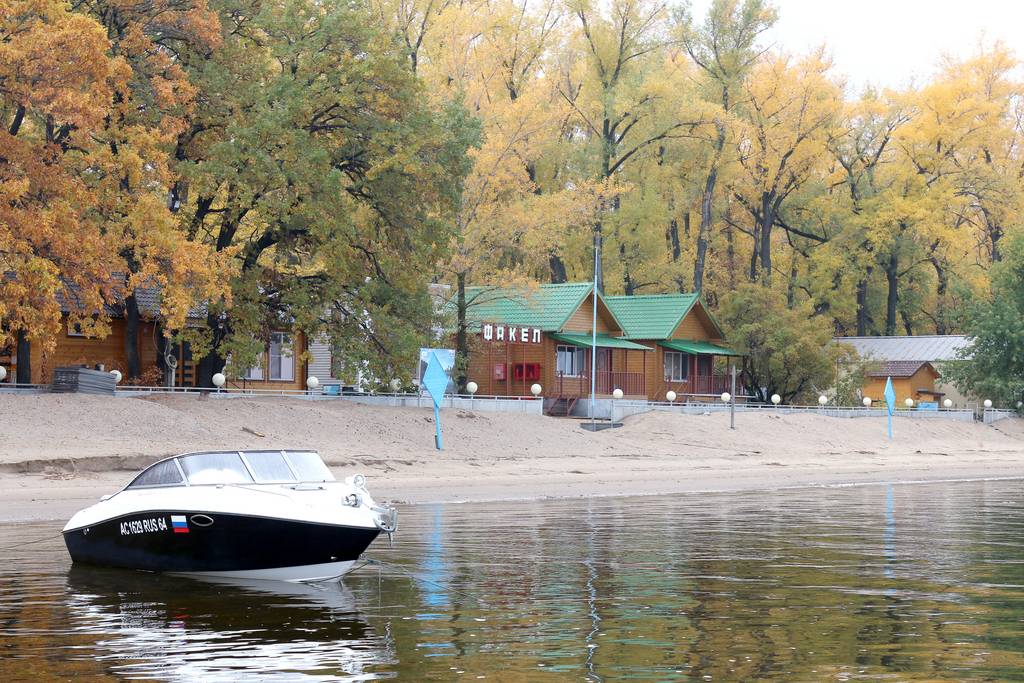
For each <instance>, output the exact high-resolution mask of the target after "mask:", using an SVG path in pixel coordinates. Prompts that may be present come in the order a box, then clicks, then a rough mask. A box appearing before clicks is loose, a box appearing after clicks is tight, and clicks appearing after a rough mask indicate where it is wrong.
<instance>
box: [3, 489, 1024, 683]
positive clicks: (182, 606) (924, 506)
mask: <svg viewBox="0 0 1024 683" xmlns="http://www.w3.org/2000/svg"><path fill="white" fill-rule="evenodd" d="M403 522H404V524H403V529H402V532H401V533H400V534H399V535H398V536H397V537H396V541H397V544H396V548H395V549H394V550H393V551H389V550H387V549H386V547H384V546H381V547H377V546H374V547H373V548H372V549H371V551H370V553H369V554H370V555H371V556H373V557H377V558H380V559H383V560H386V561H388V562H393V563H396V564H400V565H402V566H403V567H406V568H407V569H408V570H409V571H411V572H412V573H413V574H415V576H416V577H418V578H415V579H410V578H409V577H408V576H407V575H406V574H404V573H402V572H399V571H397V570H391V569H388V568H387V567H379V568H375V567H366V568H364V569H362V570H360V571H358V572H356V573H355V574H353V575H350V576H349V577H347V578H346V582H345V585H347V586H348V587H349V588H350V589H351V592H346V591H345V590H344V589H343V588H340V589H339V590H340V592H339V593H338V594H337V595H333V594H329V593H314V594H298V595H296V594H291V595H289V594H287V591H286V590H280V591H273V590H272V591H259V590H256V589H253V588H252V587H250V588H248V589H245V588H242V589H239V588H238V587H230V588H229V587H225V586H210V585H208V584H201V583H198V582H194V581H190V580H188V579H177V578H174V577H160V576H155V575H151V574H135V573H132V572H112V573H109V574H105V573H103V572H96V571H95V570H87V571H86V572H84V573H79V572H78V571H75V572H72V574H71V575H70V576H68V577H67V579H66V580H65V578H64V575H63V573H60V574H59V576H58V578H59V581H56V582H54V580H53V579H54V575H53V574H52V572H51V573H48V570H44V571H41V572H39V573H38V574H32V575H26V576H21V575H12V574H2V573H0V652H16V653H19V654H21V655H24V654H25V653H31V652H37V653H44V654H45V655H46V656H45V657H37V658H35V659H34V660H31V661H30V660H28V659H12V658H10V657H5V658H3V659H0V673H2V674H3V675H2V676H0V680H3V681H5V682H6V681H7V680H19V679H28V680H49V679H59V678H66V677H69V676H74V675H77V676H79V677H81V678H85V679H88V678H89V677H90V676H92V677H101V676H104V675H110V674H111V673H112V672H114V673H116V674H117V675H125V674H126V673H130V674H133V675H143V676H145V675H148V674H152V672H154V671H155V668H154V667H155V666H157V665H162V666H164V667H165V668H164V669H161V671H160V674H159V675H156V674H152V675H154V676H155V677H159V678H164V679H167V678H172V679H173V678H174V677H175V676H177V677H178V678H179V679H182V678H183V677H184V676H185V675H186V674H187V675H189V676H192V675H193V674H196V677H205V678H207V679H211V677H212V679H216V678H217V673H218V672H221V671H224V670H227V667H228V666H234V667H236V668H237V670H238V671H244V672H253V671H255V672H266V673H268V675H269V673H270V672H280V671H282V670H285V671H287V672H293V673H295V677H296V678H298V677H299V676H300V675H301V674H303V673H305V674H308V675H309V676H311V677H314V678H315V677H317V676H320V677H326V678H332V677H333V678H342V679H344V678H345V677H346V676H362V677H367V678H370V677H375V676H379V677H394V678H396V679H398V680H451V679H453V678H456V677H457V676H458V675H459V674H458V672H463V673H464V674H465V675H466V676H472V677H474V678H475V676H476V675H486V676H487V679H488V680H495V679H497V680H515V681H520V680H526V681H532V680H537V679H538V678H539V677H540V675H541V672H547V673H548V677H549V679H551V680H561V679H566V678H575V679H576V680H579V679H581V678H584V677H589V678H590V679H591V680H594V681H598V680H604V681H612V680H621V679H624V678H627V677H630V676H631V677H633V678H637V679H641V680H650V679H654V680H674V679H675V680H702V679H703V677H705V676H710V677H711V678H712V680H814V681H818V680H826V679H831V678H854V677H859V678H861V679H869V680H877V679H883V678H889V679H895V680H964V679H971V678H975V679H984V678H989V679H998V680H1008V679H1014V678H1017V679H1019V678H1021V676H1022V674H1021V672H1024V661H1022V660H1024V657H1022V654H1021V653H1022V651H1024V638H1022V637H1021V636H1022V633H1021V631H1022V628H1021V627H1022V622H1021V621H1020V618H1021V617H1020V615H1021V614H1022V613H1024V609H1022V608H1024V604H1022V597H1021V596H1022V595H1024V591H1022V588H1021V587H1022V586H1024V551H1022V543H1021V540H1020V539H1021V538H1022V534H1021V532H1022V531H1024V507H1022V505H1021V496H1020V494H1019V493H1018V492H1017V491H1016V490H1015V488H1014V487H1013V486H1011V485H1009V484H1001V485H1000V484H995V483H994V484H971V485H968V484H959V485H951V486H946V487H942V486H927V487H894V488H893V489H891V490H886V489H885V488H877V487H865V488H853V489H841V490H810V491H786V492H777V493H772V494H743V495H735V496H724V495H723V496H712V495H702V496H687V497H680V498H651V499H634V500H619V499H593V500H589V501H545V502H535V503H528V504H523V503H515V504H493V505H465V506H439V507H436V508H413V509H408V510H405V511H403ZM0 571H2V570H0ZM184 586H187V589H185V588H183V587H184ZM281 588H282V589H284V587H281ZM11 596H20V597H19V598H17V599H15V598H12V597H11ZM19 600H20V602H19ZM353 602H354V604H353ZM355 605H358V611H357V610H356V607H355ZM12 633H14V634H17V636H16V637H12V636H11V635H10V634H12ZM55 653H56V655H55ZM12 662H13V664H12ZM12 667H15V668H12ZM11 671H13V672H14V674H15V675H13V676H11V675H9V672H11ZM210 672H213V674H210Z"/></svg>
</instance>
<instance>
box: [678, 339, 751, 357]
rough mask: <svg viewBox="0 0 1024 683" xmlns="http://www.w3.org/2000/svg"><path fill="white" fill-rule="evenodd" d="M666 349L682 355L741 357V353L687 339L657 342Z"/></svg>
mask: <svg viewBox="0 0 1024 683" xmlns="http://www.w3.org/2000/svg"><path fill="white" fill-rule="evenodd" d="M658 343H659V344H661V345H662V346H664V347H665V348H666V349H672V350H673V351H682V352H683V353H705V354H713V355H715V356H742V355H743V354H742V353H737V352H736V351H733V350H732V349H727V348H725V347H724V346H718V345H717V344H710V343H708V342H702V341H691V340H689V339H665V340H663V341H660V342H658Z"/></svg>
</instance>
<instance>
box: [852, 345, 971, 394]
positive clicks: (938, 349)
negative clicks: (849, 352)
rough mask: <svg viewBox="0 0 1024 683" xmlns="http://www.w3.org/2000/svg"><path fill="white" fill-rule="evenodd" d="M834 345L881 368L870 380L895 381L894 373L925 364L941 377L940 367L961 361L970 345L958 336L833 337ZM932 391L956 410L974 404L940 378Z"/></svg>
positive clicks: (871, 372)
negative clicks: (853, 352)
mask: <svg viewBox="0 0 1024 683" xmlns="http://www.w3.org/2000/svg"><path fill="white" fill-rule="evenodd" d="M833 341H834V342H835V343H837V344H845V345H847V346H850V347H852V348H853V349H854V350H855V351H856V352H857V355H858V356H859V357H860V358H862V359H864V360H870V361H876V362H878V363H880V364H882V365H881V366H880V368H876V369H874V370H872V371H870V372H868V376H869V377H871V376H879V377H880V376H884V375H887V374H888V375H891V376H893V377H894V378H895V377H896V376H897V375H896V374H895V370H896V369H905V368H909V367H911V366H912V367H914V368H915V369H916V368H919V367H920V366H921V365H922V364H925V363H930V364H931V365H932V366H933V367H934V369H935V370H936V371H937V372H938V373H940V375H941V373H942V364H943V363H951V362H956V361H958V360H961V356H960V352H961V350H962V349H964V348H966V347H967V346H969V345H970V343H971V340H970V338H969V337H967V336H965V335H961V334H922V335H913V336H906V335H904V336H893V337H836V338H834V339H833ZM886 369H890V372H886ZM915 371H916V370H915ZM935 390H936V391H937V392H939V393H941V394H942V395H943V396H944V397H945V398H948V399H950V400H952V401H953V403H954V405H957V406H964V405H968V404H969V403H971V402H972V400H973V399H970V398H969V397H966V396H964V395H963V394H961V393H960V392H959V391H958V390H957V388H956V387H955V386H954V385H952V384H951V383H948V382H944V381H943V380H942V378H941V376H940V377H939V378H938V379H937V380H936V382H935ZM876 393H877V392H876Z"/></svg>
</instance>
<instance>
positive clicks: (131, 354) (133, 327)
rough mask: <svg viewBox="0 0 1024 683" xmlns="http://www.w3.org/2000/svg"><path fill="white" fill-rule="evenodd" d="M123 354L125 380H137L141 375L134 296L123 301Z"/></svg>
mask: <svg viewBox="0 0 1024 683" xmlns="http://www.w3.org/2000/svg"><path fill="white" fill-rule="evenodd" d="M124 353H125V356H126V357H127V359H128V367H127V368H126V370H127V373H126V374H127V375H128V377H127V379H138V377H139V375H141V374H142V363H141V362H140V360H139V302H138V301H136V299H135V294H129V295H128V296H127V297H125V300H124Z"/></svg>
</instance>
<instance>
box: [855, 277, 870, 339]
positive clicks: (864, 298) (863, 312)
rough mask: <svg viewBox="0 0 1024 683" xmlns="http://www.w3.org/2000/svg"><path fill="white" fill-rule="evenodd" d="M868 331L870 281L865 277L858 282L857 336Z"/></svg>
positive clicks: (861, 335)
mask: <svg viewBox="0 0 1024 683" xmlns="http://www.w3.org/2000/svg"><path fill="white" fill-rule="evenodd" d="M867 333H868V281H867V278H864V279H863V280H861V281H860V282H858V283H857V336H858V337H865V336H867Z"/></svg>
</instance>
